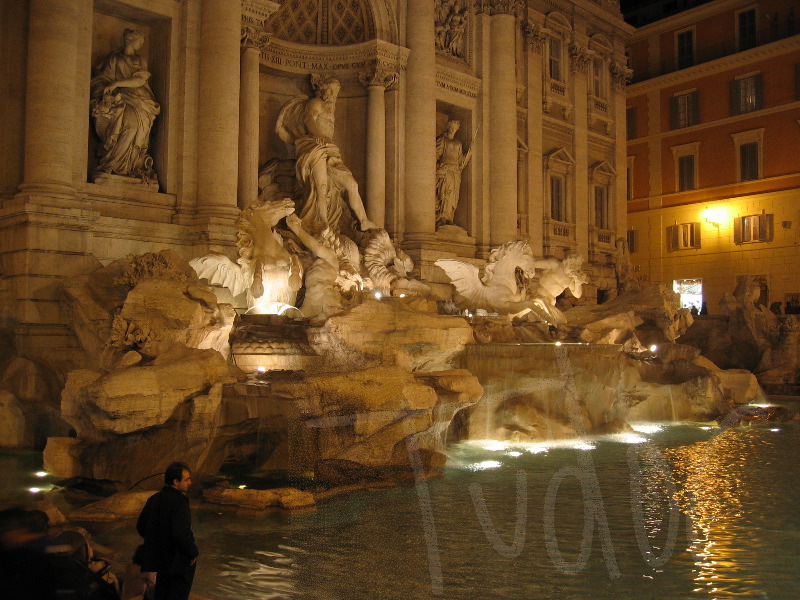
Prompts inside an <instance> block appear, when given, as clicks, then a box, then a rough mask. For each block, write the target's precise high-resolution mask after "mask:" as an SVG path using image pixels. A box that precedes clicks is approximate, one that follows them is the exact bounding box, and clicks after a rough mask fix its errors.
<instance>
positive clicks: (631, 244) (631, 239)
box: [628, 229, 639, 254]
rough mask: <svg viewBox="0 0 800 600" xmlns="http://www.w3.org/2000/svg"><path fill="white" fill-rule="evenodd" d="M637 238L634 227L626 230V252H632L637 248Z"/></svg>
mask: <svg viewBox="0 0 800 600" xmlns="http://www.w3.org/2000/svg"><path fill="white" fill-rule="evenodd" d="M638 242H639V240H638V236H637V235H636V230H635V229H629V230H628V252H629V253H630V254H633V253H634V252H636V251H637V250H638V248H639V243H638Z"/></svg>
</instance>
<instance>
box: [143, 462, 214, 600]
mask: <svg viewBox="0 0 800 600" xmlns="http://www.w3.org/2000/svg"><path fill="white" fill-rule="evenodd" d="M164 483H166V485H165V486H164V488H163V489H162V490H161V491H160V492H157V493H156V494H153V495H152V496H150V498H149V499H148V500H147V503H146V504H145V505H144V508H143V509H142V514H140V515H139V520H138V521H137V523H136V530H137V531H138V532H139V535H141V536H142V537H143V538H144V544H143V553H142V563H143V564H142V571H155V572H156V574H157V576H156V589H155V600H187V599H188V598H189V591H190V590H191V589H192V580H193V579H194V571H195V566H196V563H197V555H198V554H199V553H200V552H199V551H198V550H197V544H195V542H194V534H193V533H192V513H191V512H190V510H189V499H188V498H187V497H186V492H187V491H188V489H189V486H190V485H191V484H192V474H191V472H190V471H189V468H188V467H187V466H186V465H184V464H183V463H179V462H175V463H172V464H171V465H170V466H169V467H167V471H166V473H164Z"/></svg>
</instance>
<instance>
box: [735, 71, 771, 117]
mask: <svg viewBox="0 0 800 600" xmlns="http://www.w3.org/2000/svg"><path fill="white" fill-rule="evenodd" d="M763 107H764V85H763V75H762V74H761V73H756V74H755V75H748V76H746V77H740V78H738V79H734V80H733V81H731V114H732V115H740V114H743V113H748V112H751V111H754V110H759V109H761V108H763Z"/></svg>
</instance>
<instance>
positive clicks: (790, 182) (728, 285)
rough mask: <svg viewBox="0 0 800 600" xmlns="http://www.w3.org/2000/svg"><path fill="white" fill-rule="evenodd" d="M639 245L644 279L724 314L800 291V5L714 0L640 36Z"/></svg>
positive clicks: (634, 52)
mask: <svg viewBox="0 0 800 600" xmlns="http://www.w3.org/2000/svg"><path fill="white" fill-rule="evenodd" d="M628 54H629V64H630V66H631V67H632V68H633V70H634V75H633V80H632V83H631V85H629V86H628V90H627V96H628V98H627V122H628V165H627V166H628V230H629V231H628V240H629V246H630V251H631V263H632V268H633V271H634V275H635V277H636V278H637V279H638V280H639V281H640V282H641V283H667V284H674V285H677V286H678V288H679V291H681V292H682V299H683V302H684V304H686V305H689V304H696V305H697V306H698V308H699V307H700V303H701V302H703V301H705V302H706V303H707V306H708V310H709V312H710V313H712V314H713V313H714V312H716V311H717V310H718V309H717V304H718V302H719V300H720V299H721V297H722V295H723V293H724V292H729V291H733V289H734V286H735V284H736V278H737V276H740V275H751V276H753V277H755V278H756V279H757V280H758V281H760V283H761V288H762V294H761V298H760V302H762V303H764V304H771V303H773V302H782V303H785V302H787V301H788V300H793V299H794V300H796V299H797V296H798V293H800V2H798V1H797V0H793V1H791V2H787V1H780V0H772V1H762V2H753V1H747V0H714V1H713V2H709V3H706V4H702V5H700V6H696V7H694V8H692V9H689V10H687V11H684V12H681V13H679V14H677V15H673V16H670V17H667V18H664V19H661V20H658V21H655V22H653V23H650V24H648V25H645V26H643V27H640V28H638V29H637V30H636V32H635V34H634V35H633V37H632V39H631V41H630V43H629V45H628Z"/></svg>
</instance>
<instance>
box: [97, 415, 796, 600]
mask: <svg viewBox="0 0 800 600" xmlns="http://www.w3.org/2000/svg"><path fill="white" fill-rule="evenodd" d="M773 429H775V430H777V431H773ZM638 435H639V436H640V438H639V439H638V440H637V439H636V438H635V437H628V438H604V439H599V440H591V442H590V443H589V444H586V443H584V445H583V446H581V449H578V448H574V447H549V448H546V447H543V446H534V447H503V446H501V445H499V444H496V443H495V444H484V446H487V447H488V448H489V449H486V448H483V447H481V445H476V444H474V443H469V444H467V443H462V444H459V445H457V446H453V447H451V448H450V449H449V453H450V455H451V459H450V463H449V466H448V469H447V474H446V476H445V477H440V478H435V479H432V480H429V481H427V482H424V483H423V484H421V487H419V488H414V487H413V486H411V487H406V488H395V489H391V490H383V491H373V492H360V493H353V494H350V495H349V496H339V497H337V498H334V499H332V500H330V501H327V502H325V503H322V504H320V505H319V507H318V510H317V511H315V512H311V513H305V514H296V515H280V514H270V515H268V516H261V517H241V516H240V517H235V516H232V515H229V514H219V513H217V512H214V511H211V512H203V511H195V515H194V518H195V533H196V535H197V538H198V543H199V546H200V548H201V552H202V555H201V558H200V563H199V568H198V573H197V578H196V580H195V587H194V591H195V592H197V593H200V594H203V595H205V596H208V597H209V598H212V599H214V600H227V599H236V600H249V599H253V600H255V599H259V600H262V599H290V598H303V599H319V600H323V599H324V600H367V599H369V600H390V599H391V600H395V599H396V600H413V599H422V598H446V599H464V600H467V599H469V600H474V599H496V598H508V599H519V600H531V599H536V598H542V599H551V598H559V599H562V598H563V599H572V598H575V599H578V598H581V599H582V598H608V599H612V598H614V599H621V598H624V599H659V600H661V599H687V598H698V599H701V598H702V599H706V598H708V599H711V598H798V597H800V592H798V585H800V511H799V510H798V500H800V464H798V461H797V460H796V451H797V449H798V448H800V424H769V425H759V426H753V427H742V428H735V429H729V430H726V431H721V430H719V429H716V428H713V429H710V428H707V429H702V428H701V427H700V426H699V425H697V424H673V425H664V426H663V428H662V429H661V430H660V431H655V432H652V431H650V432H643V433H639V434H638ZM642 440H645V441H642ZM637 441H638V442H639V443H635V442H637ZM592 446H594V448H593V449H590V448H591V447H592ZM637 464H638V465H639V466H638V467H637V466H636V465H637ZM632 473H634V476H632V475H631V474H632ZM637 473H638V474H640V476H637V475H636V474H637ZM578 477H580V478H581V479H580V480H579V479H578ZM581 482H583V483H584V487H582V484H581ZM594 482H596V483H597V486H595V484H594ZM632 497H633V498H634V501H633V502H632V500H631V499H632ZM586 498H588V501H587V500H586ZM482 503H485V509H483V508H482V506H483V504H482ZM671 509H672V511H671ZM518 511H524V512H518ZM429 517H430V518H429ZM520 517H521V518H520ZM585 518H588V519H589V523H591V526H589V527H586V526H585V521H584V519H585ZM482 521H483V525H482ZM637 533H638V535H637ZM96 538H97V540H98V541H100V542H102V543H105V544H108V545H110V546H112V547H115V548H118V549H121V550H124V551H126V552H130V551H132V550H133V548H134V547H135V546H136V544H138V543H139V539H138V537H137V536H136V534H135V532H134V531H133V528H132V526H131V525H130V524H126V525H125V526H122V527H117V528H115V529H114V530H112V531H106V532H104V533H99V534H97V536H96ZM582 540H584V543H583V545H582ZM582 553H583V554H582Z"/></svg>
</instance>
